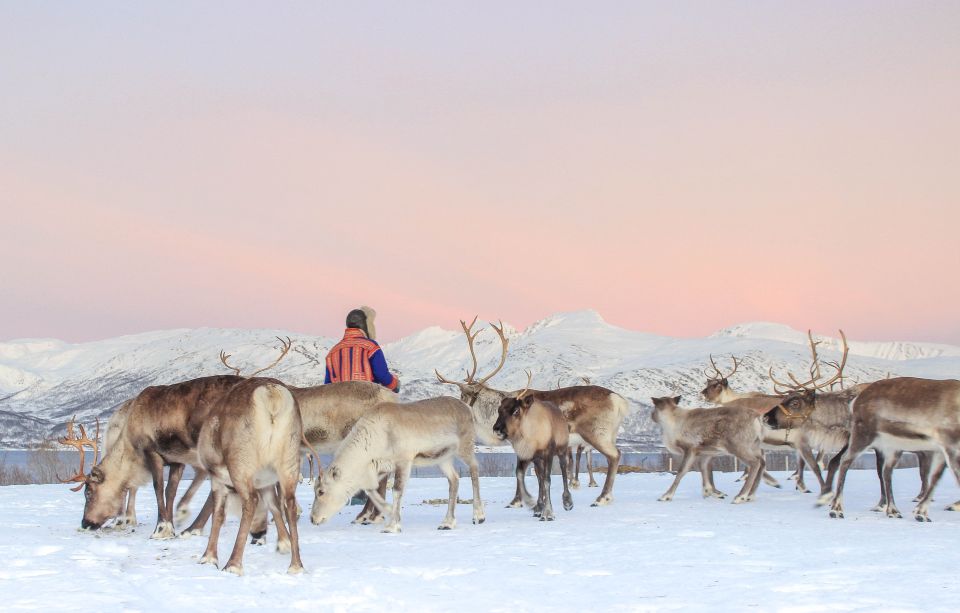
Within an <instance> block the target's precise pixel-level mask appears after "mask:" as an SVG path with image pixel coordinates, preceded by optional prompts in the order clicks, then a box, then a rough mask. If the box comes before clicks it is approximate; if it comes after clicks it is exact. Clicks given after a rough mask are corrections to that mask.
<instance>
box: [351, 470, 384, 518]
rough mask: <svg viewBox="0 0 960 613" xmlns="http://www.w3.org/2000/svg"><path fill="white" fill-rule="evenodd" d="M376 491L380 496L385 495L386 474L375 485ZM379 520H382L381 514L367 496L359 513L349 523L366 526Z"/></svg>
mask: <svg viewBox="0 0 960 613" xmlns="http://www.w3.org/2000/svg"><path fill="white" fill-rule="evenodd" d="M377 493H379V494H380V497H381V498H383V497H384V496H386V494H387V475H384V476H383V477H381V478H380V483H379V484H378V485H377ZM379 521H383V514H382V513H381V512H380V511H379V510H378V509H377V507H376V505H374V504H373V501H372V500H371V499H370V497H369V496H368V497H367V502H366V504H364V505H363V509H361V510H360V513H358V514H357V516H356V517H355V518H354V519H353V521H352V522H351V523H354V524H362V525H364V526H366V525H367V524H375V523H377V522H379Z"/></svg>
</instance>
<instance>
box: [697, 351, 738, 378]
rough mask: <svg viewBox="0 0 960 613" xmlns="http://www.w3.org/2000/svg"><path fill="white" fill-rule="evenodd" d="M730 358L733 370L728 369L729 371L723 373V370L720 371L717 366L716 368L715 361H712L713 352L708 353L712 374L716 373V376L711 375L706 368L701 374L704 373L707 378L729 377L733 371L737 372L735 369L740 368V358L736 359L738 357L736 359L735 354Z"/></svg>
mask: <svg viewBox="0 0 960 613" xmlns="http://www.w3.org/2000/svg"><path fill="white" fill-rule="evenodd" d="M730 359H732V360H733V370H731V371H730V372H729V373H727V374H723V371H721V370H720V369H719V368H717V363H716V362H714V361H713V354H712V353H711V354H710V366H711V367H712V368H713V372H714V375H716V376H714V375H711V374H710V372H709V371H706V370H705V371H703V374H705V375H706V376H707V379H729V378H730V377H732V376H733V374H734V373H735V372H737V369H738V368H740V364H742V360H738V359H737V356H735V355H732V356H730Z"/></svg>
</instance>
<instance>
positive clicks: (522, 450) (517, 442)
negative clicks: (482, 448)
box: [493, 371, 573, 521]
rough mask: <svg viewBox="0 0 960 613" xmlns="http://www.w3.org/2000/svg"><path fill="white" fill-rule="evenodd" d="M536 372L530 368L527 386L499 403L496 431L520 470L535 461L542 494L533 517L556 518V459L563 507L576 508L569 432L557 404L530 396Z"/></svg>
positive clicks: (550, 519) (543, 519)
mask: <svg viewBox="0 0 960 613" xmlns="http://www.w3.org/2000/svg"><path fill="white" fill-rule="evenodd" d="M532 377H533V374H532V373H531V372H530V371H527V387H526V388H525V389H524V390H523V391H521V392H520V393H519V394H517V397H516V398H504V399H503V401H502V402H501V403H500V408H499V411H498V417H497V422H496V423H495V424H494V425H493V431H494V432H496V433H497V435H498V436H499V437H500V438H501V440H509V441H510V444H511V445H513V449H514V451H516V453H517V459H518V460H519V461H520V462H521V465H522V466H521V470H522V471H523V472H526V469H527V466H528V465H529V464H530V462H531V461H532V462H533V466H534V469H535V470H536V474H537V482H538V485H539V493H538V495H537V504H536V506H534V507H533V516H534V517H539V518H540V520H541V521H553V519H554V515H553V503H552V502H551V498H550V471H551V470H552V469H553V458H554V457H556V458H557V460H558V461H559V463H560V475H561V478H562V479H563V508H564V509H565V510H567V511H569V510H570V509H572V508H573V498H572V497H571V496H570V490H569V488H568V483H569V478H568V475H567V461H568V457H567V456H568V454H569V450H570V432H569V429H568V428H567V420H566V418H564V416H563V413H561V412H560V409H559V408H557V405H555V404H554V403H552V402H550V401H549V400H536V399H534V398H532V397H531V396H530V395H529V391H530V380H531V378H532Z"/></svg>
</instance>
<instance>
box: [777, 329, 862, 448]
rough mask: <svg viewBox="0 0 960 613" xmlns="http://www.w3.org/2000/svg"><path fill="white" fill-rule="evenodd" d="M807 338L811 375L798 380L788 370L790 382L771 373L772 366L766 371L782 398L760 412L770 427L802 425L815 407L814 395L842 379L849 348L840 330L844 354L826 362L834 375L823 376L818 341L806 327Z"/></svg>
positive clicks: (830, 387) (815, 399)
mask: <svg viewBox="0 0 960 613" xmlns="http://www.w3.org/2000/svg"><path fill="white" fill-rule="evenodd" d="M807 338H808V339H809V341H810V353H811V356H812V362H811V364H810V379H808V380H806V381H800V380H799V379H798V378H797V377H796V376H795V375H794V374H793V373H791V372H788V373H787V377H789V379H790V382H783V381H778V380H777V379H776V377H774V376H773V367H771V368H770V369H769V371H768V374H769V376H770V380H771V381H773V388H774V391H775V392H776V393H777V394H779V395H780V396H782V400H781V401H780V403H779V404H777V406H775V407H773V408H772V409H770V410H769V411H767V413H766V414H764V416H763V423H764V424H766V425H767V426H769V427H770V428H773V429H783V428H794V427H797V426H799V425H801V424H802V423H803V422H804V421H806V420H807V418H808V417H810V414H811V413H813V411H814V410H815V409H816V406H817V396H818V394H819V393H820V392H822V391H823V390H826V389H832V388H833V386H834V385H836V384H837V383H840V384H841V385H842V383H843V379H844V377H843V368H844V366H846V364H847V355H848V354H849V352H850V348H849V347H848V346H847V337H846V335H845V334H844V333H843V330H840V338H841V340H842V343H843V355H842V357H841V358H840V361H839V362H826V364H827V365H828V366H830V367H831V368H833V369H834V370H835V373H834V374H833V376H831V377H830V378H829V379H826V380H823V374H822V372H821V360H820V356H819V354H818V353H817V345H819V344H820V341H814V340H813V334H812V333H811V332H810V331H809V330H808V331H807Z"/></svg>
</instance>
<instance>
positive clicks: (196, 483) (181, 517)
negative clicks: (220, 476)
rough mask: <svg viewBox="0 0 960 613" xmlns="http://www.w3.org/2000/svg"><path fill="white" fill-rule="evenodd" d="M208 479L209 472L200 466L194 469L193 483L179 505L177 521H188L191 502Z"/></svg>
mask: <svg viewBox="0 0 960 613" xmlns="http://www.w3.org/2000/svg"><path fill="white" fill-rule="evenodd" d="M206 478H207V471H205V470H204V469H202V468H200V467H198V466H194V467H193V481H191V482H190V487H188V488H187V491H186V492H185V493H184V494H183V498H181V499H180V502H178V503H177V521H180V522H182V521H186V519H187V517H188V516H189V515H190V501H191V500H193V497H194V496H195V495H196V494H197V490H199V489H200V486H201V485H203V482H204V480H205V479H206Z"/></svg>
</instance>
